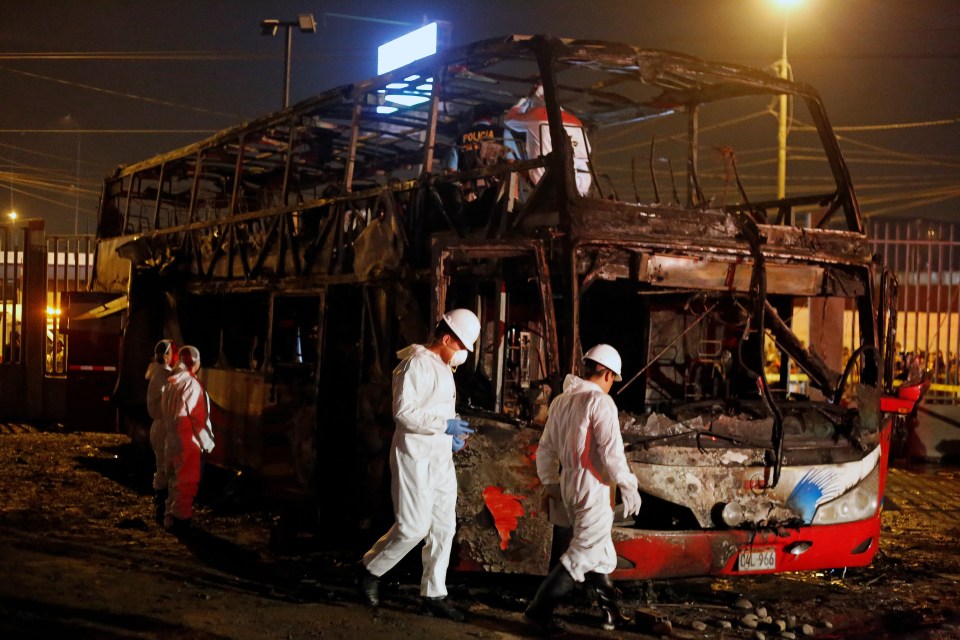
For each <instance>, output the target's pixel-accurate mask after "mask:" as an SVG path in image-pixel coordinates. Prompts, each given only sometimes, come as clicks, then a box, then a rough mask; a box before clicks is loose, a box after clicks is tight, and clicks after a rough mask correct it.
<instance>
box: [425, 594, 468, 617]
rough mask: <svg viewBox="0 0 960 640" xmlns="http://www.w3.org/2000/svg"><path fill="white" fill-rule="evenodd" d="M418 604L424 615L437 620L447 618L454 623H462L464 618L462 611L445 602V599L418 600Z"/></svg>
mask: <svg viewBox="0 0 960 640" xmlns="http://www.w3.org/2000/svg"><path fill="white" fill-rule="evenodd" d="M420 603H421V604H422V605H423V609H424V611H425V612H426V613H428V614H430V615H432V616H436V617H438V618H447V619H449V620H453V621H455V622H463V621H464V620H465V619H466V616H464V615H463V611H460V609H457V608H456V607H454V606H453V605H452V604H450V603H449V602H447V599H446V598H420Z"/></svg>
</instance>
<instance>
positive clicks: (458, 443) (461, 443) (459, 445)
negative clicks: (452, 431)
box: [453, 436, 467, 452]
mask: <svg viewBox="0 0 960 640" xmlns="http://www.w3.org/2000/svg"><path fill="white" fill-rule="evenodd" d="M465 446H467V441H466V439H465V438H463V439H461V438H458V437H457V436H453V450H454V451H455V452H456V451H460V449H463V448H464V447H465Z"/></svg>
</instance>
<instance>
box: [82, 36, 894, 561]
mask: <svg viewBox="0 0 960 640" xmlns="http://www.w3.org/2000/svg"><path fill="white" fill-rule="evenodd" d="M536 86H542V96H543V103H542V108H543V109H544V112H545V114H546V115H545V124H544V128H543V129H542V131H541V133H542V134H543V135H549V137H550V138H551V139H552V140H553V141H555V142H554V144H553V150H552V152H551V153H548V154H546V155H542V156H537V157H523V152H522V150H521V148H520V147H515V148H514V149H513V154H510V153H495V154H494V158H495V160H494V161H492V162H491V163H489V164H486V165H484V166H480V167H479V168H474V169H471V170H469V171H457V170H443V169H441V163H440V158H441V157H443V156H445V155H446V153H447V152H448V150H449V149H450V148H451V147H452V146H453V145H454V144H455V142H454V140H455V136H456V133H457V131H458V129H462V128H463V127H464V126H465V125H466V124H468V123H469V121H470V118H471V116H472V114H473V113H474V112H475V111H476V110H477V109H478V107H480V106H481V105H483V106H485V108H486V109H487V110H489V109H495V110H500V111H505V110H507V109H509V108H510V107H511V106H512V105H514V104H516V103H518V101H523V100H528V101H529V100H531V99H532V98H533V97H534V96H535V93H534V92H533V91H532V89H533V88H534V87H536ZM782 93H783V94H787V95H788V96H790V97H791V98H792V99H796V100H797V101H798V102H799V103H800V104H802V105H805V107H806V111H807V113H808V117H809V118H810V121H811V122H812V124H813V125H814V127H813V129H814V130H815V131H816V133H817V141H818V142H819V147H818V151H819V154H820V155H819V157H820V160H819V162H818V164H816V165H815V166H814V167H813V168H812V169H811V170H809V171H803V170H800V171H798V172H797V173H798V175H800V177H802V179H804V180H806V183H805V184H806V185H807V188H805V189H803V192H802V193H798V194H797V195H793V196H790V197H787V198H783V199H776V198H775V197H771V196H768V195H767V194H768V192H769V190H770V189H769V185H767V186H764V184H763V183H762V176H761V177H760V178H758V177H757V176H750V175H746V174H743V175H742V174H741V171H740V168H741V167H738V165H737V160H736V159H737V157H738V156H737V154H739V157H741V158H743V157H745V156H746V157H749V156H750V154H751V153H756V152H753V151H751V150H752V148H753V147H754V146H756V145H757V144H760V143H759V142H758V139H757V138H754V137H751V135H752V134H749V133H747V132H745V131H741V130H740V125H741V124H742V123H743V122H746V121H754V122H756V121H760V120H762V118H763V116H764V114H763V109H762V108H761V109H760V114H759V116H758V115H757V113H754V114H753V115H750V116H749V117H746V118H739V119H738V118H735V117H733V116H731V114H730V112H728V111H727V107H726V105H728V104H733V103H736V104H740V103H748V105H749V104H760V105H762V104H763V102H764V101H768V100H770V99H772V98H775V97H777V96H779V95H780V94H782ZM394 95H400V96H403V99H402V100H401V101H400V102H396V101H392V100H393V99H392V98H391V96H394ZM564 112H567V113H573V114H575V115H576V116H577V117H578V118H579V119H580V120H582V123H583V127H584V128H585V129H586V130H587V132H589V134H590V135H591V136H593V140H592V142H591V143H590V144H592V145H593V148H591V147H590V145H587V146H588V150H589V151H588V153H589V155H590V162H589V171H590V174H591V175H590V182H591V187H590V191H589V192H588V193H587V194H586V195H581V194H580V193H578V191H577V188H576V186H575V185H576V171H577V169H576V168H575V164H574V154H575V151H574V149H573V147H572V146H571V142H570V140H571V138H570V136H569V135H568V129H566V128H565V122H566V125H567V126H569V119H567V120H566V121H565V118H564ZM707 112H710V114H711V117H714V121H713V122H714V124H711V125H709V126H704V124H703V122H702V121H703V119H704V118H705V114H706V113H707ZM661 124H665V126H666V132H665V133H660V134H653V133H650V132H649V131H648V129H647V127H649V126H652V125H658V126H659V125H661ZM671 127H672V128H671ZM605 131H612V132H613V133H612V134H610V135H609V136H608V137H607V138H606V139H604V132H605ZM718 132H722V134H721V133H718ZM505 137H507V136H505ZM725 137H733V138H735V139H736V140H737V144H738V147H737V149H736V150H735V149H734V147H732V146H730V145H729V143H724V142H723V140H724V139H725ZM583 140H584V141H585V142H586V137H583ZM628 140H639V142H629V143H628V142H627V141H628ZM598 141H602V142H603V143H604V144H598ZM498 143H499V144H501V145H502V146H503V147H506V146H508V145H509V141H508V140H506V139H505V140H502V141H498ZM641 148H642V149H643V150H644V151H643V153H644V155H647V156H648V158H647V165H648V173H649V178H650V179H649V181H648V183H647V184H646V186H645V187H641V185H640V183H639V181H638V179H637V171H636V163H637V158H638V157H639V154H640V153H641V151H639V150H640V149H641ZM647 149H649V150H648V151H647ZM634 151H636V153H633V152H634ZM581 153H582V150H581ZM811 155H812V154H811ZM706 156H709V158H708V159H709V161H710V162H705V158H706ZM754 157H755V158H756V157H758V156H756V155H755V156H754ZM711 163H712V164H713V165H715V166H704V165H710V164H711ZM762 164H763V162H762V160H755V161H754V162H753V163H748V166H761V165H762ZM675 166H676V167H685V172H684V173H685V178H684V180H683V185H684V187H683V188H684V190H685V201H683V202H681V197H680V190H679V189H678V187H677V177H676V175H675V172H674V167H675ZM628 167H629V169H628ZM535 168H542V169H544V173H543V175H542V177H541V178H540V179H539V181H537V182H536V183H535V184H534V181H532V180H530V178H529V175H530V174H529V173H528V172H529V171H530V170H531V169H535ZM618 180H619V184H620V187H621V189H623V186H624V184H628V185H632V187H633V196H634V197H633V198H632V199H629V198H626V199H624V198H620V197H619V195H618V190H617V181H618ZM750 180H753V181H754V182H756V183H758V184H760V186H759V187H755V186H751V185H749V184H748V183H749V181H750ZM475 181H482V182H483V184H484V185H485V187H486V189H485V191H484V192H483V194H481V197H479V198H477V199H476V200H470V201H467V200H465V199H463V197H462V195H463V194H462V191H461V190H460V186H461V185H463V184H464V183H467V182H475ZM668 181H669V182H668ZM667 184H670V185H672V189H670V190H669V191H672V197H665V194H666V193H667V192H668V189H666V188H664V187H665V185H667ZM748 187H750V188H749V190H751V191H754V192H755V193H757V194H759V197H756V198H751V197H749V196H748ZM98 237H99V243H98V251H97V258H96V265H95V269H96V272H95V274H94V278H93V283H94V287H95V288H99V289H101V290H113V291H116V292H118V293H122V294H124V295H127V296H129V307H128V314H129V317H128V320H127V329H126V334H125V337H124V349H123V354H122V362H121V367H120V368H121V372H120V377H119V382H118V398H119V399H120V400H121V402H122V403H123V404H124V406H125V408H126V411H125V414H126V415H127V417H128V418H134V417H135V416H136V413H137V411H136V408H135V407H136V406H137V403H139V402H142V391H143V390H142V388H141V387H142V385H143V382H142V371H141V369H142V367H143V366H145V363H146V362H147V360H148V359H149V351H150V348H151V346H152V344H153V341H154V340H156V339H159V338H160V337H162V336H167V337H174V338H175V339H178V340H183V339H185V340H187V341H189V342H190V343H193V344H196V345H197V346H199V347H200V349H201V352H202V353H203V354H204V356H203V357H204V361H205V363H207V364H208V366H207V367H205V369H204V376H205V382H206V384H207V387H208V390H209V391H210V394H211V397H212V399H213V401H214V404H215V420H214V422H215V424H218V425H219V434H220V435H219V441H220V442H221V443H222V444H221V445H220V446H218V447H217V449H216V451H215V454H216V455H217V456H218V458H217V461H219V462H220V463H221V464H223V465H226V466H230V467H233V468H238V469H244V470H248V471H251V472H252V473H251V474H248V475H252V476H254V477H256V478H257V479H258V480H259V481H260V482H261V484H262V486H263V487H264V488H265V489H266V490H269V491H271V492H272V493H273V494H274V495H286V496H290V497H291V498H292V499H303V500H306V501H308V502H309V501H311V500H316V499H317V497H318V496H319V495H323V496H324V500H323V510H324V513H323V514H321V518H322V517H334V516H332V515H329V514H334V513H335V514H337V515H336V516H335V517H336V518H337V520H338V522H340V523H344V522H346V523H349V524H350V525H352V526H353V527H365V526H368V525H370V519H371V518H372V517H374V514H377V513H384V512H387V513H388V512H389V509H388V508H386V505H385V504H384V502H385V498H386V494H385V492H384V491H383V490H382V482H381V478H382V473H383V470H384V467H385V462H384V460H385V453H386V449H387V447H388V446H389V434H390V432H391V430H392V421H391V418H390V371H391V369H392V366H393V363H394V358H393V353H394V351H395V349H396V348H398V347H401V346H403V345H405V344H407V343H409V342H412V341H416V340H422V339H423V338H424V337H425V335H426V331H427V329H428V328H429V327H430V326H431V324H432V322H433V321H435V320H436V319H437V318H438V317H439V314H440V313H442V311H443V310H444V309H445V308H447V307H449V306H452V305H459V306H463V305H466V306H470V307H471V308H474V309H476V310H477V311H478V313H479V315H480V317H481V318H482V321H483V331H482V332H481V337H480V341H479V345H478V347H479V348H478V349H477V350H476V356H475V357H474V358H473V359H472V360H471V361H470V362H469V363H468V365H467V366H464V367H461V368H460V370H458V373H457V378H458V386H459V387H460V388H461V391H460V394H459V395H458V397H459V398H461V399H462V401H463V403H464V406H463V407H461V412H462V413H464V414H465V415H470V416H471V419H472V421H473V422H474V424H476V425H477V426H478V427H479V431H478V434H477V436H476V437H474V438H472V439H471V441H470V443H471V445H470V447H469V448H468V450H467V452H466V453H465V454H464V455H461V456H458V474H459V478H460V494H461V496H460V501H459V507H458V511H459V519H460V529H459V533H458V560H457V565H458V566H459V567H461V568H476V569H485V570H493V571H524V572H530V573H543V572H545V570H546V568H547V567H546V562H547V560H548V558H549V555H550V554H549V549H550V544H551V539H552V537H553V531H554V530H553V526H552V524H551V523H550V522H549V520H548V518H547V516H546V514H545V513H544V512H543V511H542V510H541V509H540V507H539V502H538V498H537V491H536V481H535V471H534V466H533V457H534V455H535V447H536V442H537V438H538V437H539V433H540V431H539V429H540V427H541V426H542V424H543V420H544V419H545V415H546V410H547V406H548V402H549V400H550V398H551V397H552V396H553V395H555V394H556V393H559V391H560V387H561V383H562V378H563V375H564V374H567V373H571V372H575V371H577V370H578V367H579V361H580V357H581V354H582V352H583V349H584V348H585V347H588V346H590V345H589V344H588V343H593V342H599V341H603V342H610V343H612V344H614V345H615V346H617V347H618V349H620V350H621V353H622V354H623V356H624V362H625V369H626V373H627V376H628V377H629V378H631V381H630V384H629V385H624V387H623V388H622V389H621V390H620V392H619V393H618V395H617V400H618V403H619V404H620V407H621V412H622V422H623V425H622V426H623V430H624V438H625V441H626V442H627V445H628V449H629V456H630V460H631V464H632V466H633V468H634V469H635V471H636V472H637V475H638V478H639V479H640V485H641V490H642V491H643V492H644V494H645V495H644V505H645V506H644V510H642V511H641V514H640V517H639V518H638V519H637V521H636V522H619V523H618V524H617V527H616V530H615V539H616V540H617V547H618V552H619V553H620V556H621V564H620V567H619V570H618V573H617V574H616V575H617V576H618V577H621V578H649V577H669V576H677V575H697V574H721V573H730V574H735V573H744V572H751V571H763V572H769V571H783V570H797V569H810V568H824V567H832V566H850V565H857V564H866V563H868V562H869V561H870V559H871V558H872V557H873V555H874V553H875V552H876V550H877V544H878V542H877V539H878V534H879V513H880V498H881V497H882V492H883V481H884V478H885V472H886V460H887V452H888V446H889V434H890V423H891V419H892V418H891V416H892V415H893V414H894V413H896V412H897V411H904V410H906V409H908V408H909V407H908V405H909V402H908V401H904V402H903V403H901V404H900V405H896V403H895V402H894V401H893V400H887V399H885V398H882V396H883V395H884V394H885V393H886V394H891V393H892V390H893V388H892V376H891V369H890V367H889V366H888V365H889V360H890V359H889V358H888V357H887V345H888V344H889V343H890V340H892V336H893V335H894V332H895V318H896V316H895V314H891V313H890V310H891V309H892V308H893V304H894V301H895V299H896V280H895V278H893V277H892V276H891V275H890V274H889V273H888V272H886V271H884V269H883V267H882V265H881V264H879V263H878V262H877V261H875V260H874V257H873V256H872V255H871V253H870V251H869V245H868V242H867V238H866V236H865V234H864V226H863V222H862V219H861V215H860V210H859V207H858V205H857V200H856V196H855V193H854V189H853V186H852V183H851V181H850V176H849V172H848V171H847V168H846V165H845V163H844V160H843V157H842V155H841V153H840V150H839V147H838V144H837V141H836V138H835V137H834V135H833V133H832V131H831V129H830V125H829V122H828V119H827V116H826V113H825V111H824V108H823V105H822V102H821V100H820V97H819V96H818V95H817V93H816V92H815V91H814V90H813V89H812V88H810V87H809V86H806V85H803V84H798V83H793V82H788V81H786V80H782V79H779V78H776V77H774V76H772V75H769V74H767V73H764V72H762V71H759V70H754V69H750V68H746V67H741V66H737V65H730V64H719V63H710V62H705V61H702V60H699V59H696V58H693V57H689V56H685V55H682V54H676V53H671V52H665V51H656V50H649V49H640V48H636V47H631V46H628V45H623V44H617V43H607V42H595V41H579V40H565V39H558V38H550V37H544V36H535V37H529V36H510V37H507V38H502V39H495V40H488V41H483V42H479V43H475V44H472V45H468V46H465V47H462V48H459V49H453V50H449V51H444V52H440V53H438V54H437V55H435V56H432V57H430V58H427V59H425V60H422V61H418V62H415V63H413V64H410V65H408V66H406V67H404V68H401V69H398V70H396V71H393V72H391V73H388V74H385V75H383V76H380V77H377V78H374V79H371V80H368V81H364V82H360V83H356V84H353V85H348V86H345V87H339V88H336V89H333V90H330V91H327V92H325V93H323V94H321V95H319V96H316V97H314V98H311V99H309V100H306V101H303V102H301V103H299V104H297V105H294V106H292V107H290V108H288V109H285V110H283V111H279V112H276V113H274V114H271V115H269V116H266V117H264V118H260V119H258V120H254V121H252V122H249V123H245V124H243V125H240V126H237V127H233V128H230V129H226V130H224V131H222V132H220V133H218V134H216V135H215V136H213V137H211V138H209V139H207V140H204V141H201V142H198V143H196V144H194V145H190V146H187V147H184V148H182V149H178V150H176V151H172V152H170V153H166V154H162V155H159V156H157V157H154V158H151V159H149V160H145V161H143V162H140V163H137V164H134V165H131V166H127V167H120V168H119V169H118V170H117V171H116V173H115V174H114V175H112V176H110V177H109V178H108V179H107V181H106V183H105V186H104V193H103V199H102V206H101V212H100V220H99V227H98ZM838 313H839V317H843V315H844V313H847V314H853V316H854V317H855V318H856V322H857V323H858V333H857V335H858V337H859V340H860V344H858V345H855V347H856V348H855V349H854V353H853V355H852V356H851V357H850V358H849V359H848V360H847V361H846V362H841V361H840V343H839V342H832V340H833V339H834V338H835V337H836V336H837V335H841V334H842V333H843V332H842V331H839V330H834V329H835V326H836V325H835V324H834V323H835V322H836V321H837V317H838ZM804 318H805V319H804ZM803 322H806V324H807V325H808V328H807V329H806V333H803V336H805V337H803V336H801V335H800V333H802V332H798V331H797V326H798V324H800V323H803ZM808 341H809V344H807V342H808ZM767 344H770V345H772V352H773V353H774V354H775V356H776V358H775V359H776V360H778V361H779V362H778V364H776V365H775V367H776V370H775V371H774V370H771V371H767V372H766V373H765V369H767V368H771V369H772V367H768V365H769V364H770V363H767V362H765V356H764V354H765V351H766V347H765V345H767ZM795 367H799V369H800V370H802V372H803V374H804V375H805V376H806V379H807V380H808V381H809V382H808V384H809V388H804V389H802V391H803V393H800V391H801V389H798V388H797V387H796V386H795V385H793V384H792V383H791V382H790V379H791V378H790V377H791V376H796V372H795ZM854 372H855V376H854ZM854 379H856V381H857V382H858V385H856V386H855V385H854V384H853V380H854ZM891 402H893V404H891ZM882 403H883V404H882ZM895 405H896V406H895ZM130 422H131V423H133V422H134V421H133V420H130ZM331 486H338V487H340V488H341V489H342V488H346V490H341V491H337V492H335V493H336V496H334V497H331V492H330V491H329V489H328V488H329V487H331ZM315 504H317V503H315ZM831 509H832V511H831ZM828 512H829V515H827V514H828ZM851 514H852V515H851ZM347 528H348V529H351V530H354V529H353V528H352V527H347ZM839 529H843V531H844V532H845V534H847V535H846V536H845V539H846V540H849V541H851V542H850V543H849V544H848V545H847V546H844V545H842V544H838V543H837V542H836V540H837V539H838V536H836V531H838V530H839ZM831 540H833V542H831ZM848 547H849V548H848ZM684 549H685V550H684Z"/></svg>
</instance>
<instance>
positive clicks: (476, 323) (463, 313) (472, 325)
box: [443, 309, 480, 351]
mask: <svg viewBox="0 0 960 640" xmlns="http://www.w3.org/2000/svg"><path fill="white" fill-rule="evenodd" d="M443 321H444V322H445V323H447V326H448V327H450V330H451V331H453V333H454V334H456V336H457V337H458V338H460V342H462V343H463V346H465V347H466V348H467V351H473V343H474V342H476V341H477V338H478V337H479V336H480V319H479V318H477V316H476V314H474V313H473V311H470V310H469V309H453V310H452V311H447V312H446V313H445V314H443Z"/></svg>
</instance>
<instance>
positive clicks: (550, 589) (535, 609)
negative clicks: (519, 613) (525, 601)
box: [523, 564, 575, 635]
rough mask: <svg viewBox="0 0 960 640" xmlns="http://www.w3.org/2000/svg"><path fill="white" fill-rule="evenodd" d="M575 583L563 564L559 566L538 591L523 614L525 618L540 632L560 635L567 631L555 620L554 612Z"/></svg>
mask: <svg viewBox="0 0 960 640" xmlns="http://www.w3.org/2000/svg"><path fill="white" fill-rule="evenodd" d="M574 584H575V582H574V580H573V577H572V576H571V575H570V574H569V573H567V570H566V569H564V567H563V565H562V564H557V565H556V566H555V567H554V568H553V569H552V570H551V571H550V573H549V574H548V575H547V577H546V579H545V580H544V581H543V582H542V583H541V584H540V588H539V589H537V595H536V596H534V598H533V602H531V603H530V606H529V607H527V610H526V611H524V612H523V615H524V617H525V618H526V619H527V620H530V621H531V622H533V623H534V624H536V625H537V626H538V627H540V631H542V632H544V633H547V634H550V635H558V634H561V633H563V632H564V631H566V626H565V625H564V624H563V623H562V622H560V621H559V620H557V619H556V618H554V616H553V610H554V608H555V607H556V606H557V602H559V600H560V599H561V598H562V597H563V596H565V595H567V594H568V593H570V591H571V590H572V589H573V586H574Z"/></svg>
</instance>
